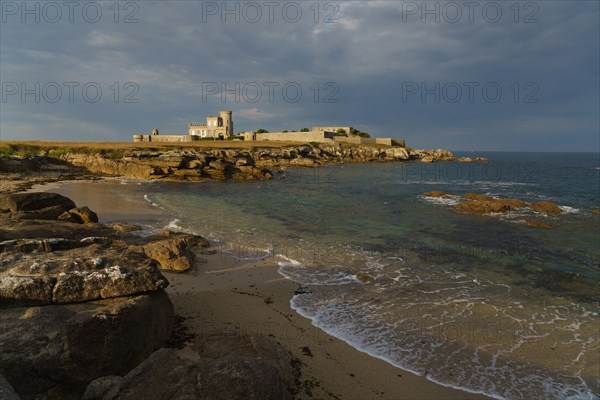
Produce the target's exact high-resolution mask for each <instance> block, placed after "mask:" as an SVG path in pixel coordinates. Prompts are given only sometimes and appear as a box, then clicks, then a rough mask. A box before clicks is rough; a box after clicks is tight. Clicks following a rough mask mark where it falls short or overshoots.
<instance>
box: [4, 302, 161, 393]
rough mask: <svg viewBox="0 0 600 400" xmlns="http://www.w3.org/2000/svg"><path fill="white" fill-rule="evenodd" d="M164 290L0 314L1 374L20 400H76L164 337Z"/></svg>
mask: <svg viewBox="0 0 600 400" xmlns="http://www.w3.org/2000/svg"><path fill="white" fill-rule="evenodd" d="M172 323H173V305H172V304H171V301H170V300H169V298H168V296H167V294H166V293H165V292H164V291H159V292H155V293H152V294H150V295H143V296H136V297H127V298H119V299H112V300H103V301H98V302H92V303H79V304H69V305H61V306H56V305H52V306H45V307H31V308H25V307H23V308H21V307H16V308H9V309H5V310H2V312H1V313H0V325H1V326H2V327H3V329H2V332H1V333H0V347H1V348H2V352H0V373H2V374H4V376H6V378H7V379H8V380H9V382H11V384H12V385H13V387H14V388H15V390H16V391H17V393H19V394H20V395H21V397H22V398H23V399H34V398H40V397H38V396H46V397H44V398H47V399H57V400H68V399H79V398H80V397H81V394H82V393H83V391H84V390H85V387H86V386H87V384H89V383H90V382H91V381H92V380H94V379H96V378H97V377H100V376H105V375H121V374H123V375H124V374H126V373H127V371H129V370H130V369H131V368H133V367H135V366H136V365H137V364H139V363H140V362H141V361H143V360H144V359H145V358H146V357H148V356H149V355H150V354H151V353H152V352H153V351H154V350H156V349H157V348H159V347H160V346H161V345H162V344H163V343H164V342H165V341H166V340H167V339H168V337H169V335H170V333H171V327H172Z"/></svg>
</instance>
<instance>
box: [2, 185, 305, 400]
mask: <svg viewBox="0 0 600 400" xmlns="http://www.w3.org/2000/svg"><path fill="white" fill-rule="evenodd" d="M82 215H84V216H85V218H82V217H81V216H82ZM67 216H68V217H67ZM76 217H79V218H76ZM97 221H98V219H97V217H96V215H95V213H94V212H93V211H91V210H89V209H87V207H76V206H75V204H74V203H73V202H72V201H71V200H70V199H68V198H66V197H64V196H61V195H59V194H55V193H36V192H34V193H17V194H5V195H0V254H1V255H2V259H1V262H0V310H1V312H0V326H1V327H2V330H1V331H0V350H1V351H0V384H1V385H2V386H1V387H0V393H1V394H2V395H3V396H5V397H6V398H12V399H14V398H19V397H17V396H20V398H21V399H60V400H64V399H80V398H83V399H88V400H92V399H98V400H99V399H104V400H107V399H116V398H119V399H139V398H153V399H165V400H166V399H172V398H186V399H200V398H202V399H220V398H231V399H286V398H291V397H292V396H293V393H294V392H295V391H296V390H297V389H296V380H295V377H294V376H295V375H294V374H297V371H294V369H293V368H292V365H293V363H292V362H291V358H290V356H289V355H288V354H287V353H286V351H285V350H284V349H283V348H281V347H280V346H279V345H277V344H276V343H272V342H271V341H270V340H269V339H268V338H266V337H262V336H256V335H247V336H243V337H236V338H224V337H221V336H220V335H218V334H217V335H209V336H205V337H198V338H194V339H191V340H188V343H186V345H185V347H186V348H185V349H182V348H183V347H184V344H183V343H181V342H179V341H178V340H173V339H174V337H172V332H173V328H174V322H175V315H174V309H173V304H172V302H171V300H170V299H169V296H168V295H167V293H166V292H165V290H164V289H165V288H166V287H167V286H168V285H169V282H168V280H167V278H166V277H165V276H164V275H163V273H162V272H161V271H174V272H183V271H186V270H188V269H190V267H191V265H192V264H193V262H194V260H195V257H196V256H197V255H198V254H206V253H210V252H211V251H212V249H210V245H209V244H208V242H207V241H206V240H205V239H203V238H201V237H199V236H195V235H190V234H186V233H180V232H179V233H176V232H169V231H163V232H158V233H156V234H151V235H146V236H143V235H140V234H139V232H138V231H139V229H140V228H139V227H137V226H134V225H127V224H122V223H113V224H100V223H98V222H97ZM175 339H176V338H175ZM187 339H190V338H187ZM168 344H171V347H172V348H165V347H164V346H165V345H168ZM173 347H178V348H173ZM190 354H191V355H192V356H190ZM4 378H6V379H4ZM11 386H12V387H11ZM12 388H14V392H13V389H12ZM15 392H16V393H15ZM17 394H18V395H17ZM82 396H83V397H82ZM5 397H3V398H5Z"/></svg>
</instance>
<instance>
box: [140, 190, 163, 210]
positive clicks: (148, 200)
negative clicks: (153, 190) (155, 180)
mask: <svg viewBox="0 0 600 400" xmlns="http://www.w3.org/2000/svg"><path fill="white" fill-rule="evenodd" d="M144 200H146V201H147V202H148V203H150V204H151V205H152V206H153V207H156V208H160V209H163V208H162V207H161V206H159V205H158V204H156V203H155V202H153V201H152V200H151V199H150V197H149V196H148V195H147V194H145V195H144Z"/></svg>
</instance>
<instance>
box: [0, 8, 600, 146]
mask: <svg viewBox="0 0 600 400" xmlns="http://www.w3.org/2000/svg"><path fill="white" fill-rule="evenodd" d="M2 3H3V5H2V10H3V15H2V18H3V19H2V23H1V25H0V27H1V30H0V45H1V49H0V56H1V58H0V74H1V80H2V82H3V84H4V86H3V89H14V87H13V86H10V84H11V83H17V84H21V83H26V85H27V87H28V88H31V87H33V85H34V83H35V82H39V83H40V85H41V87H42V88H43V87H44V85H45V84H47V83H48V82H56V83H58V84H60V85H62V84H63V83H64V82H77V83H79V86H78V87H76V88H75V97H74V99H73V102H70V101H68V99H67V97H68V96H67V93H66V88H64V91H63V96H62V98H61V99H60V100H59V101H57V102H56V103H52V102H49V101H47V99H46V98H45V97H48V96H50V97H51V96H52V94H53V93H52V90H51V89H52V88H51V87H50V88H47V90H48V92H47V93H45V94H46V95H47V96H44V93H42V96H41V97H42V98H41V99H40V102H39V103H36V102H35V99H34V96H33V95H27V96H26V98H25V101H24V102H22V101H21V96H20V93H17V94H15V95H12V96H6V95H7V93H6V90H4V92H3V95H5V97H6V98H4V99H3V102H2V103H1V107H2V110H1V121H0V138H1V139H8V138H11V139H47V140H51V139H67V140H77V139H84V140H129V138H130V135H131V134H132V133H134V132H142V131H143V132H146V131H150V130H151V129H152V127H155V126H156V127H158V128H159V129H160V130H161V132H172V133H183V132H185V130H186V124H187V122H189V121H194V122H200V121H201V120H202V119H203V118H204V116H205V115H208V114H214V113H215V112H217V111H218V110H219V109H222V108H227V109H232V110H233V111H234V122H235V127H236V130H255V129H257V128H260V127H263V128H267V129H271V130H277V129H300V128H302V127H310V126H312V125H318V124H350V125H353V126H356V127H357V128H359V129H361V130H364V131H368V132H371V133H372V134H374V135H376V136H400V137H404V138H406V139H407V142H408V144H410V145H413V146H418V147H446V148H451V149H475V150H476V149H489V150H494V149H497V150H548V151H550V150H570V151H577V150H580V151H589V150H597V149H598V146H599V144H598V131H599V129H600V127H599V116H598V108H599V107H600V105H599V100H598V85H599V77H598V75H599V73H598V71H599V66H598V51H599V50H598V48H599V47H600V44H599V42H598V41H599V39H598V37H599V27H598V20H599V15H598V3H597V2H584V1H582V2H560V1H556V2H522V3H520V4H519V7H518V8H519V13H518V14H515V12H516V10H515V9H514V6H513V9H510V8H509V7H510V6H511V5H513V4H514V3H513V2H510V3H506V2H492V3H491V5H490V6H487V10H488V11H489V13H488V15H483V14H482V11H481V10H482V9H483V8H485V7H486V5H487V4H490V2H480V3H478V4H479V6H478V8H477V9H476V10H475V11H474V13H473V15H472V17H473V20H472V21H470V20H469V19H470V16H469V15H468V9H467V8H466V7H465V6H464V2H460V1H459V2H454V3H452V4H456V5H457V6H458V7H459V8H460V9H461V12H462V17H461V18H460V19H458V20H457V21H456V22H452V21H451V19H452V18H454V14H452V11H453V10H452V8H451V7H448V6H447V4H449V3H448V2H439V3H436V2H429V3H427V5H426V7H427V8H428V9H435V8H436V7H438V10H440V11H439V13H438V14H437V17H439V18H440V20H439V22H436V21H435V20H434V19H435V17H436V15H432V14H429V15H425V18H426V21H425V22H422V17H423V15H422V14H421V11H423V10H422V9H421V7H422V5H423V3H422V2H398V1H382V2H374V1H368V2H366V1H362V2H358V1H357V2H349V1H339V2H321V3H318V9H319V15H318V18H319V22H318V23H315V22H314V17H315V14H314V4H315V3H314V2H296V3H293V4H292V5H293V7H292V8H290V7H288V11H289V12H288V14H287V15H284V14H283V13H282V9H283V8H284V7H286V4H290V3H285V2H279V3H278V6H277V8H276V9H275V12H274V14H273V17H274V18H273V22H270V21H269V15H268V8H267V6H266V5H265V4H266V3H264V2H255V3H253V4H255V5H258V6H260V8H261V10H262V13H263V14H262V17H261V18H260V19H259V20H258V21H257V22H256V23H252V22H250V21H248V19H252V18H253V17H254V16H255V15H254V14H253V13H252V11H253V9H252V8H248V9H247V10H246V11H247V12H248V14H246V15H244V14H243V13H240V22H239V23H236V22H235V21H234V17H235V16H234V15H231V14H229V15H226V18H227V20H226V22H225V23H223V22H222V21H221V17H220V15H218V14H219V13H218V12H217V15H207V13H206V11H207V10H208V9H207V7H213V6H214V7H216V9H217V10H219V11H220V10H222V9H224V8H225V7H227V8H228V9H233V8H234V7H236V2H227V3H225V2H204V3H203V2H194V1H172V2H147V1H143V2H142V1H140V2H121V3H119V4H120V10H119V11H120V13H119V15H118V19H119V23H115V22H114V17H115V15H114V3H113V2H107V3H95V4H100V5H101V6H102V10H103V14H102V18H101V19H100V20H99V21H98V22H96V23H91V22H88V21H86V20H85V19H84V18H82V13H81V10H80V9H79V13H78V11H77V10H76V11H75V14H74V17H75V18H74V21H73V22H72V23H71V22H69V21H68V20H67V18H66V15H63V18H62V19H61V20H59V21H58V22H56V23H48V22H46V21H44V18H43V17H44V15H41V17H42V18H41V20H40V22H39V23H36V22H35V21H33V18H32V16H27V17H28V19H27V20H26V21H25V22H22V21H21V16H20V15H19V13H17V14H16V15H12V13H9V12H8V11H11V12H12V10H11V9H10V8H8V9H7V8H6V7H5V5H6V3H7V2H5V1H2ZM8 3H10V4H16V5H17V6H18V7H19V8H20V7H21V4H23V3H21V2H17V3H13V2H8ZM38 3H39V4H40V7H43V4H45V3H42V2H38ZM238 3H239V6H238V7H240V10H242V9H243V7H248V6H247V5H246V4H247V3H248V2H246V3H244V2H238ZM28 4H29V6H30V8H34V7H35V4H36V2H29V3H28ZM58 4H59V5H60V4H61V3H60V2H59V3H58ZM84 4H85V3H84V2H81V4H80V8H82V7H83V6H84ZM111 6H113V9H110V8H109V7H111ZM134 6H135V7H134ZM311 6H312V7H313V8H312V9H311V8H310V7H311ZM298 7H299V8H301V10H302V12H303V14H302V17H301V18H299V20H298V21H297V22H292V21H291V19H293V17H294V16H295V14H294V13H293V11H294V8H298ZM336 7H339V9H336ZM415 7H416V8H415ZM496 9H500V10H501V12H502V15H501V17H500V18H499V20H498V21H497V22H493V21H491V19H493V18H490V16H491V17H494V13H493V12H492V11H494V10H496ZM213 10H214V9H213ZM5 11H6V12H5ZM19 11H20V10H19ZM63 11H64V8H63ZM134 11H135V12H134ZM132 12H133V18H135V19H137V20H138V22H137V23H123V18H125V17H126V16H127V14H129V13H132ZM328 14H332V15H333V17H334V18H336V19H337V22H336V21H333V23H324V22H323V19H324V18H325V17H326V16H327V15H328ZM92 16H93V15H92ZM244 17H248V18H244ZM290 17H292V18H290ZM515 19H516V21H517V22H515ZM526 20H527V22H530V23H525V21H526ZM536 20H537V22H535V21H536ZM90 82H92V83H95V84H97V85H98V86H99V87H100V88H101V89H102V98H101V99H100V100H99V101H98V102H96V103H92V102H89V101H87V100H88V99H87V98H85V97H84V96H83V95H82V93H81V88H82V87H83V86H84V85H85V84H86V83H88V84H89V83H90ZM128 82H133V83H134V84H135V86H134V87H132V86H127V87H126V85H127V83H128ZM115 83H117V85H115ZM236 83H238V84H239V88H240V92H239V93H238V95H239V99H237V100H239V101H236V98H235V96H234V95H232V94H228V95H226V96H225V101H222V98H221V95H220V93H216V94H214V95H209V96H203V89H207V85H212V84H217V86H218V87H219V88H220V86H221V85H222V84H223V85H225V88H226V89H229V90H232V89H234V90H235V88H236ZM269 83H270V84H271V85H274V84H277V85H278V86H270V87H273V88H274V92H273V93H269V86H267V85H268V84H269ZM291 83H294V84H296V85H298V86H300V88H301V89H302V97H301V98H300V99H299V100H298V101H297V102H292V101H290V98H286V96H285V93H282V88H283V87H284V86H285V85H286V84H291ZM6 84H8V85H9V86H10V87H9V86H6ZM327 84H329V85H328V86H326V85H327ZM256 85H258V86H259V87H260V88H261V89H262V93H261V96H260V97H258V99H257V92H256V91H255V90H254V89H255V86H256ZM317 85H318V86H317ZM244 87H246V89H247V91H246V92H244V91H243V88H244ZM484 87H485V88H487V89H488V90H489V92H486V93H483V92H482V89H483V88H484ZM117 88H118V90H119V91H118V93H117V92H116V89H117ZM211 88H212V86H211ZM317 88H318V90H317ZM415 88H416V90H417V91H416V92H414V91H415ZM457 88H458V89H460V90H462V93H461V95H460V97H457V96H458V95H457V92H456V89H457ZM469 88H472V89H473V92H472V93H469ZM497 88H500V90H501V91H502V95H501V98H500V99H495V98H493V97H494V96H493V94H494V93H493V92H494V90H495V89H497ZM91 89H94V88H91ZM423 89H424V90H429V91H430V92H425V93H423ZM411 90H412V91H413V92H411ZM431 91H433V92H431ZM289 93H291V94H292V97H293V90H292V91H290V92H289ZM411 93H412V94H411ZM92 94H93V93H92ZM204 94H206V93H204ZM270 94H273V95H274V97H273V98H271V96H270ZM470 95H473V98H469V96H470ZM115 96H116V97H115ZM127 96H129V97H127ZM255 99H257V101H256V102H254V100H255ZM115 100H117V101H116V102H115ZM124 100H138V102H137V103H130V102H124ZM326 100H329V101H332V102H327V101H326ZM496 100H497V101H496Z"/></svg>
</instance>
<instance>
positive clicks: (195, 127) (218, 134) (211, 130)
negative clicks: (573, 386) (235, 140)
mask: <svg viewBox="0 0 600 400" xmlns="http://www.w3.org/2000/svg"><path fill="white" fill-rule="evenodd" d="M220 114H221V115H220V116H219V117H215V116H212V115H210V116H208V117H206V124H193V123H191V122H190V123H189V124H188V135H190V136H198V137H200V138H215V139H227V138H228V137H229V136H233V120H232V119H231V114H232V112H231V111H221V112H220Z"/></svg>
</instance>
